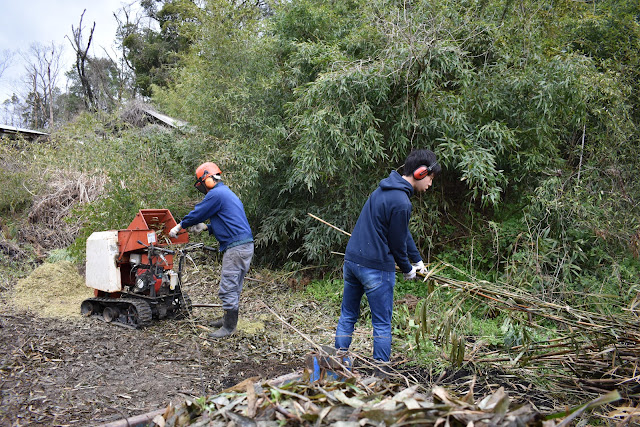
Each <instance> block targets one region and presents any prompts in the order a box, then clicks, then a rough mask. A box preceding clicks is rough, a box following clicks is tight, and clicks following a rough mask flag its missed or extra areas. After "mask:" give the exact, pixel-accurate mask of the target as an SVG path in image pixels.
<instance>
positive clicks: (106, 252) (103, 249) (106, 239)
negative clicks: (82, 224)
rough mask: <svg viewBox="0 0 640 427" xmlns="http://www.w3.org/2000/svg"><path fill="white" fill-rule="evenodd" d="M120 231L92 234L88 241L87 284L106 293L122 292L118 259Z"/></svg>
mask: <svg viewBox="0 0 640 427" xmlns="http://www.w3.org/2000/svg"><path fill="white" fill-rule="evenodd" d="M118 253H119V252H118V230H111V231H99V232H96V233H92V234H91V236H89V238H88V239H87V271H86V276H87V279H86V284H87V286H88V287H90V288H92V289H98V290H100V291H104V292H118V291H121V290H122V280H121V278H120V267H118V266H117V265H116V260H117V259H118Z"/></svg>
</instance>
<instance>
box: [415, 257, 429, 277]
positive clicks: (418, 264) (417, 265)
mask: <svg viewBox="0 0 640 427" xmlns="http://www.w3.org/2000/svg"><path fill="white" fill-rule="evenodd" d="M413 266H414V267H415V268H416V270H417V272H418V273H419V274H422V275H423V276H426V275H427V273H428V272H429V270H427V267H425V266H424V262H423V261H422V260H420V261H418V262H416V263H415V264H413Z"/></svg>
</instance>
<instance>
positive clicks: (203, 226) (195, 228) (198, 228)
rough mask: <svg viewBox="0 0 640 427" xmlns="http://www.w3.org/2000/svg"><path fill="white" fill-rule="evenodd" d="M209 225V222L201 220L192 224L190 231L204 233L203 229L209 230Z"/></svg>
mask: <svg viewBox="0 0 640 427" xmlns="http://www.w3.org/2000/svg"><path fill="white" fill-rule="evenodd" d="M208 228H209V227H207V224H205V223H204V222H201V223H200V224H196V225H192V226H191V227H189V231H190V232H191V233H196V234H198V233H202V232H203V231H205V230H207V229H208Z"/></svg>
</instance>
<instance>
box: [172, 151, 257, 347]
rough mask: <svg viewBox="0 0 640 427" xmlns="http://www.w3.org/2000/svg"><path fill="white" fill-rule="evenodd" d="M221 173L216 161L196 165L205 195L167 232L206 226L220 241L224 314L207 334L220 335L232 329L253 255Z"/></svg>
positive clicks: (199, 186) (198, 184)
mask: <svg viewBox="0 0 640 427" xmlns="http://www.w3.org/2000/svg"><path fill="white" fill-rule="evenodd" d="M221 173H222V172H221V171H220V168H218V166H217V165H216V164H215V163H211V162H207V163H203V164H201V165H200V166H198V168H197V169H196V182H195V187H196V188H197V189H198V190H199V191H200V192H201V193H203V194H204V195H205V196H204V199H202V201H201V202H200V203H198V204H197V205H196V206H195V207H194V208H193V210H192V211H191V212H189V213H188V214H187V216H185V217H184V218H183V219H182V221H180V223H179V224H178V225H176V226H175V227H173V228H172V229H171V231H170V232H169V237H176V236H177V234H178V232H179V231H180V230H182V229H183V228H189V231H192V232H196V233H199V232H201V231H204V230H209V234H213V235H214V236H215V238H216V240H217V241H218V243H219V244H220V252H223V255H222V271H221V274H220V290H219V292H218V296H219V297H220V300H221V301H222V308H223V310H224V316H223V317H222V318H220V319H217V320H215V321H213V322H212V323H211V326H214V327H219V328H220V329H218V330H216V331H214V332H212V333H210V334H209V337H210V338H221V337H224V336H227V335H231V334H232V333H233V332H235V330H236V326H237V325H238V308H239V302H240V293H241V292H242V285H243V283H244V277H245V275H246V274H247V271H249V266H250V264H251V258H253V234H252V233H251V228H250V227H249V221H248V220H247V216H246V214H245V212H244V206H243V204H242V202H241V201H240V199H239V198H238V196H236V194H235V193H234V192H233V191H231V190H230V189H229V187H227V186H226V185H224V183H223V182H222V181H221V177H220V175H221ZM206 220H209V221H210V223H209V225H206V224H205V223H204V221H206Z"/></svg>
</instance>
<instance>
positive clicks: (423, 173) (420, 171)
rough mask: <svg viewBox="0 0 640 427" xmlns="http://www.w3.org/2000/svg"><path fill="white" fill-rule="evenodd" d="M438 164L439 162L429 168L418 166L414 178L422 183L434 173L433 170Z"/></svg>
mask: <svg viewBox="0 0 640 427" xmlns="http://www.w3.org/2000/svg"><path fill="white" fill-rule="evenodd" d="M437 164H438V162H433V164H431V165H429V166H425V165H421V166H418V168H417V169H416V170H414V171H413V178H414V179H416V180H418V181H420V180H421V179H425V178H426V177H427V175H429V174H430V173H431V172H433V168H434V167H435V166H436V165H437Z"/></svg>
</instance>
